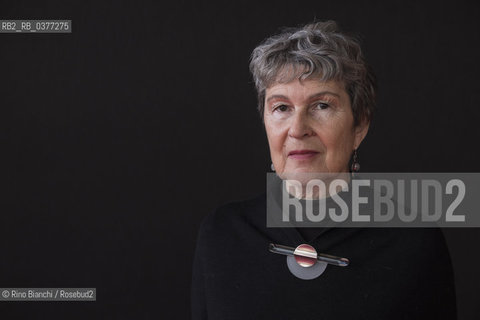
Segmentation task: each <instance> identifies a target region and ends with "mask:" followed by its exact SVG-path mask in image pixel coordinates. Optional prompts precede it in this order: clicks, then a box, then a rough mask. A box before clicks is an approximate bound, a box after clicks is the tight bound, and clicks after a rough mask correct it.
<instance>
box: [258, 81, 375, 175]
mask: <svg viewBox="0 0 480 320" xmlns="http://www.w3.org/2000/svg"><path fill="white" fill-rule="evenodd" d="M264 122H265V129H266V131H267V137H268V143H269V146H270V155H271V158H272V162H273V165H274V167H275V171H276V172H277V173H278V174H279V175H280V176H282V175H285V174H297V173H303V172H315V173H319V172H321V173H336V172H346V171H348V162H349V159H350V156H351V154H352V152H353V150H354V149H356V148H358V146H359V145H360V143H361V142H362V140H363V138H364V137H365V135H366V133H367V131H368V123H366V124H362V125H358V126H357V127H354V119H353V114H352V109H351V106H350V98H349V96H348V94H347V92H346V91H345V89H344V87H343V84H341V83H338V82H335V81H327V82H322V81H319V80H318V79H307V80H303V81H301V82H300V80H294V81H292V82H289V83H277V84H274V85H273V86H271V87H270V88H268V89H267V90H266V92H265V112H264Z"/></svg>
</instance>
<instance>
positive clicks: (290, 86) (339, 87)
mask: <svg viewBox="0 0 480 320" xmlns="http://www.w3.org/2000/svg"><path fill="white" fill-rule="evenodd" d="M265 93H266V94H265V98H266V99H267V100H268V99H269V98H270V97H271V96H274V95H285V96H292V97H310V96H312V95H318V94H322V93H323V94H331V95H336V96H338V97H341V96H342V95H343V94H346V92H345V89H344V86H343V83H341V82H339V81H336V80H327V81H324V80H321V79H320V78H318V77H317V78H307V79H305V80H301V79H296V80H293V81H290V82H285V83H283V82H277V83H274V84H273V85H271V86H270V87H269V88H267V89H266V92H265Z"/></svg>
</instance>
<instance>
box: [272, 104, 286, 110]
mask: <svg viewBox="0 0 480 320" xmlns="http://www.w3.org/2000/svg"><path fill="white" fill-rule="evenodd" d="M287 110H288V106H286V105H284V104H282V105H279V106H278V107H275V108H274V109H273V111H280V112H285V111H287Z"/></svg>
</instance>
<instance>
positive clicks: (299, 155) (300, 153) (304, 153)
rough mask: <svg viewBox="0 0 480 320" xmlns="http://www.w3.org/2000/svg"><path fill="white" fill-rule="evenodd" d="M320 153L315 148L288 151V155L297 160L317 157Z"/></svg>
mask: <svg viewBox="0 0 480 320" xmlns="http://www.w3.org/2000/svg"><path fill="white" fill-rule="evenodd" d="M317 154H318V152H317V151H315V150H293V151H290V152H289V153H288V157H289V158H292V159H296V160H306V159H310V158H313V157H315V156H316V155H317Z"/></svg>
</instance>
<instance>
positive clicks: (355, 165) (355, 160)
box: [351, 149, 360, 174]
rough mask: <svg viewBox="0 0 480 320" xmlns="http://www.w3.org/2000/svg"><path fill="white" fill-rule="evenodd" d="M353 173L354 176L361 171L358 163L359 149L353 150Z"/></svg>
mask: <svg viewBox="0 0 480 320" xmlns="http://www.w3.org/2000/svg"><path fill="white" fill-rule="evenodd" d="M351 171H352V173H353V174H355V173H357V172H358V171H360V163H359V162H358V155H357V149H355V150H353V161H352V168H351Z"/></svg>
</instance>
